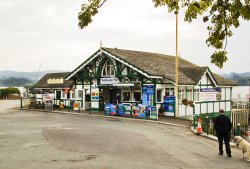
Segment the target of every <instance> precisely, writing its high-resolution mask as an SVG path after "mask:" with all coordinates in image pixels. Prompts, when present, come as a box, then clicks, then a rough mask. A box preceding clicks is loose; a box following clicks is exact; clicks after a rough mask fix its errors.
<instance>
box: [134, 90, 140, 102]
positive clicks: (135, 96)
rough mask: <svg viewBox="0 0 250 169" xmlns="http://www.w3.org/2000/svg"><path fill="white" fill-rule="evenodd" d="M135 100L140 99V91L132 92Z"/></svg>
mask: <svg viewBox="0 0 250 169" xmlns="http://www.w3.org/2000/svg"><path fill="white" fill-rule="evenodd" d="M134 98H135V101H138V102H139V101H141V92H134Z"/></svg>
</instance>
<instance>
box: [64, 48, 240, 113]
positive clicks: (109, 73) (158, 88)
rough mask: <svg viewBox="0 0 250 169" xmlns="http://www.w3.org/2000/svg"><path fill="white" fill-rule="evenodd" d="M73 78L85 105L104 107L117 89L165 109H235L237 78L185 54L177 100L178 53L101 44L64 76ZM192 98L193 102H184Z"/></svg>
mask: <svg viewBox="0 0 250 169" xmlns="http://www.w3.org/2000/svg"><path fill="white" fill-rule="evenodd" d="M65 79H66V80H71V81H73V82H74V93H76V96H75V97H77V98H79V99H76V100H77V101H78V102H79V103H80V105H81V109H83V110H86V109H90V111H102V110H103V109H104V106H105V104H107V103H113V104H115V103H114V100H115V99H116V96H117V94H118V95H119V96H120V102H121V103H124V104H136V105H138V104H141V105H145V106H147V105H151V106H157V108H158V109H159V108H160V107H161V108H164V113H163V114H164V115H166V116H175V109H174V107H175V104H178V107H179V116H192V115H193V114H205V113H209V114H212V113H217V112H218V111H219V109H225V111H226V112H229V113H230V112H231V97H232V87H234V86H235V85H237V84H235V83H234V82H232V81H231V80H228V79H225V78H223V77H222V76H219V75H217V74H215V73H213V72H211V71H210V69H209V68H208V67H199V66H197V65H195V64H193V63H191V62H189V61H187V60H184V59H182V58H180V59H179V84H178V91H179V92H178V101H176V100H175V92H174V88H175V57H174V56H168V55H163V54H157V53H149V52H141V51H132V50H123V49H117V48H115V49H113V48H100V49H99V50H98V51H96V52H95V53H94V54H93V55H92V56H90V57H89V58H88V59H87V60H86V61H84V62H83V63H82V64H80V65H79V66H78V67H77V68H76V69H75V70H73V71H72V72H70V73H68V74H67V75H66V76H65ZM184 100H188V101H192V102H193V105H194V108H193V107H191V106H188V105H186V104H184V102H183V101H184Z"/></svg>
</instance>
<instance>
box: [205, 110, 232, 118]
mask: <svg viewBox="0 0 250 169" xmlns="http://www.w3.org/2000/svg"><path fill="white" fill-rule="evenodd" d="M224 114H225V115H226V116H229V117H230V116H231V111H225V112H224ZM219 115H220V113H219V112H213V113H206V114H201V115H200V116H201V117H203V118H206V116H207V117H209V118H213V117H217V116H219Z"/></svg>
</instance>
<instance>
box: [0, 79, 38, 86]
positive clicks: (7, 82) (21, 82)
mask: <svg viewBox="0 0 250 169" xmlns="http://www.w3.org/2000/svg"><path fill="white" fill-rule="evenodd" d="M32 83H33V81H31V80H30V79H27V78H16V77H10V78H7V79H0V86H2V87H21V86H25V85H29V84H32Z"/></svg>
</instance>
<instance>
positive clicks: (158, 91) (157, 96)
mask: <svg viewBox="0 0 250 169" xmlns="http://www.w3.org/2000/svg"><path fill="white" fill-rule="evenodd" d="M156 98H157V99H156V102H162V89H157V93H156Z"/></svg>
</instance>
